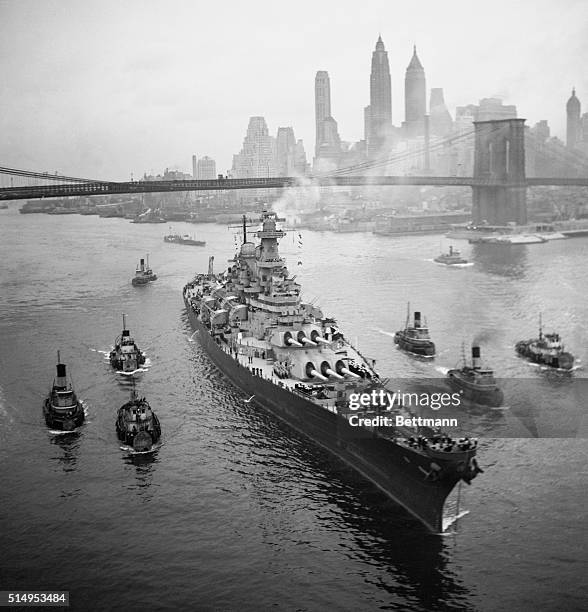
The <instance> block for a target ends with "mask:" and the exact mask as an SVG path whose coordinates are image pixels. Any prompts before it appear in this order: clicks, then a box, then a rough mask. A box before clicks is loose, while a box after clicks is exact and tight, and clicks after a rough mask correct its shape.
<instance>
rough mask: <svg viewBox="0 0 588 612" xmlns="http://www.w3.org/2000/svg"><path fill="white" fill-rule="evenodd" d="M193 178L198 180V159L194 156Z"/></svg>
mask: <svg viewBox="0 0 588 612" xmlns="http://www.w3.org/2000/svg"><path fill="white" fill-rule="evenodd" d="M192 178H195V179H197V178H198V158H197V157H196V155H192Z"/></svg>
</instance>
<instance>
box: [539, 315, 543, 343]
mask: <svg viewBox="0 0 588 612" xmlns="http://www.w3.org/2000/svg"><path fill="white" fill-rule="evenodd" d="M539 340H543V321H542V320H541V313H539Z"/></svg>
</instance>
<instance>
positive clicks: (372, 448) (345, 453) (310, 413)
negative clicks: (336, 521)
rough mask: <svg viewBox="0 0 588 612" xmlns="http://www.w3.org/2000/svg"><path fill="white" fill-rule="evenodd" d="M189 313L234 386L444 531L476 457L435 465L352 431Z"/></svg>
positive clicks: (438, 460) (369, 433) (387, 442)
mask: <svg viewBox="0 0 588 612" xmlns="http://www.w3.org/2000/svg"><path fill="white" fill-rule="evenodd" d="M186 311H187V313H188V318H189V320H190V323H191V326H192V328H193V329H194V330H196V331H198V332H199V333H198V334H197V336H198V338H199V341H200V343H201V345H202V346H203V348H204V349H205V351H206V352H207V354H208V355H209V357H210V358H211V359H212V361H213V362H214V363H215V365H216V366H217V367H218V368H219V369H220V370H221V371H222V372H223V373H224V374H225V375H226V376H227V377H228V378H229V380H230V381H231V382H232V383H233V384H234V385H235V386H237V387H238V388H240V389H241V390H243V391H244V392H245V393H247V394H249V395H253V396H255V397H254V401H255V402H256V403H257V405H259V406H261V407H262V408H264V409H265V410H267V411H269V412H270V413H271V414H273V415H275V416H276V417H278V418H279V419H280V420H282V421H283V422H285V423H286V424H288V425H289V426H291V427H292V428H294V429H295V430H297V431H299V432H301V433H302V434H304V435H306V436H307V437H309V438H310V439H311V440H313V441H314V442H315V443H317V444H319V445H320V446H322V447H323V448H325V449H327V450H328V451H330V452H331V453H333V454H334V455H336V456H337V457H339V458H340V459H341V460H343V461H344V462H345V463H347V464H348V465H349V466H350V467H351V468H353V469H354V470H355V471H357V472H359V473H360V474H361V475H362V476H363V477H365V478H367V479H368V480H370V481H371V482H372V483H374V484H375V485H376V486H377V487H378V488H380V489H381V490H382V491H383V492H384V493H386V494H387V495H388V496H389V497H390V498H392V499H393V500H394V501H395V502H397V503H398V504H400V505H401V506H403V507H404V508H405V509H406V510H407V511H408V512H410V513H411V514H412V515H413V516H415V517H416V518H418V519H419V520H420V521H421V522H422V523H424V524H425V525H426V526H427V527H428V528H429V529H430V530H431V531H433V532H434V533H440V532H442V531H443V505H444V502H445V499H446V498H447V496H448V495H449V493H450V492H451V490H452V489H453V488H454V486H455V485H456V484H457V483H458V482H459V480H460V479H461V478H462V476H464V473H466V472H467V468H468V465H467V463H468V461H471V459H470V457H473V456H474V454H475V453H472V454H471V455H470V454H464V455H465V461H462V462H461V463H456V462H455V461H452V462H450V461H443V459H442V458H436V459H435V461H434V465H432V464H433V462H432V460H431V457H427V456H426V455H423V454H421V453H417V452H412V451H411V450H410V449H408V448H406V447H402V446H400V445H398V444H396V443H394V442H393V441H392V440H390V439H387V438H385V437H382V436H381V435H378V434H377V433H376V432H372V431H369V430H366V429H363V428H360V427H352V426H351V425H349V423H348V421H347V420H346V419H345V418H343V417H341V416H338V415H337V414H335V413H333V412H329V411H328V410H325V409H324V408H322V407H320V406H318V405H316V404H314V403H313V402H312V401H310V400H307V399H305V398H304V397H302V396H299V395H297V394H295V393H292V392H291V391H289V390H287V389H285V388H283V387H280V386H278V385H276V384H274V383H273V382H271V381H270V380H267V379H264V378H262V377H260V376H257V375H254V374H253V373H252V372H251V371H250V370H249V369H248V368H247V367H246V366H243V365H241V364H240V363H238V361H237V360H236V359H234V358H233V356H232V355H231V354H230V352H229V349H228V347H226V346H224V347H223V346H222V344H219V343H217V342H216V341H215V339H214V338H213V337H212V336H211V335H210V333H209V331H208V330H207V328H206V327H205V326H204V325H203V324H202V323H201V322H200V320H199V319H198V318H197V316H196V314H195V313H194V311H193V310H192V309H191V307H190V304H189V303H186ZM386 429H390V428H386ZM436 468H441V470H442V472H441V471H440V472H439V473H443V476H442V477H441V478H431V477H430V476H431V473H432V471H433V470H434V469H436ZM466 481H467V480H466Z"/></svg>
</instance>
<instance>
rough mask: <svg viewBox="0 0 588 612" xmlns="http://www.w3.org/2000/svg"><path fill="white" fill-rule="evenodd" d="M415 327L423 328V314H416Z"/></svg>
mask: <svg viewBox="0 0 588 612" xmlns="http://www.w3.org/2000/svg"><path fill="white" fill-rule="evenodd" d="M414 326H415V328H418V327H420V326H421V313H420V312H415V313H414Z"/></svg>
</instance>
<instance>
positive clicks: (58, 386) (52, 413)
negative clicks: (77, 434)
mask: <svg viewBox="0 0 588 612" xmlns="http://www.w3.org/2000/svg"><path fill="white" fill-rule="evenodd" d="M43 416H44V417H45V422H46V423H47V426H48V427H50V428H51V429H57V430H60V431H73V430H74V429H75V428H76V427H79V426H80V425H81V424H82V423H83V422H84V418H85V416H84V407H83V406H82V404H81V402H80V401H79V400H78V398H77V396H76V394H75V392H74V390H73V387H72V386H71V383H70V382H69V381H68V379H67V372H66V367H65V363H61V359H60V355H59V351H57V377H56V378H55V379H54V380H53V387H52V389H51V392H50V393H49V396H48V397H47V399H46V400H45V403H44V404H43Z"/></svg>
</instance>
